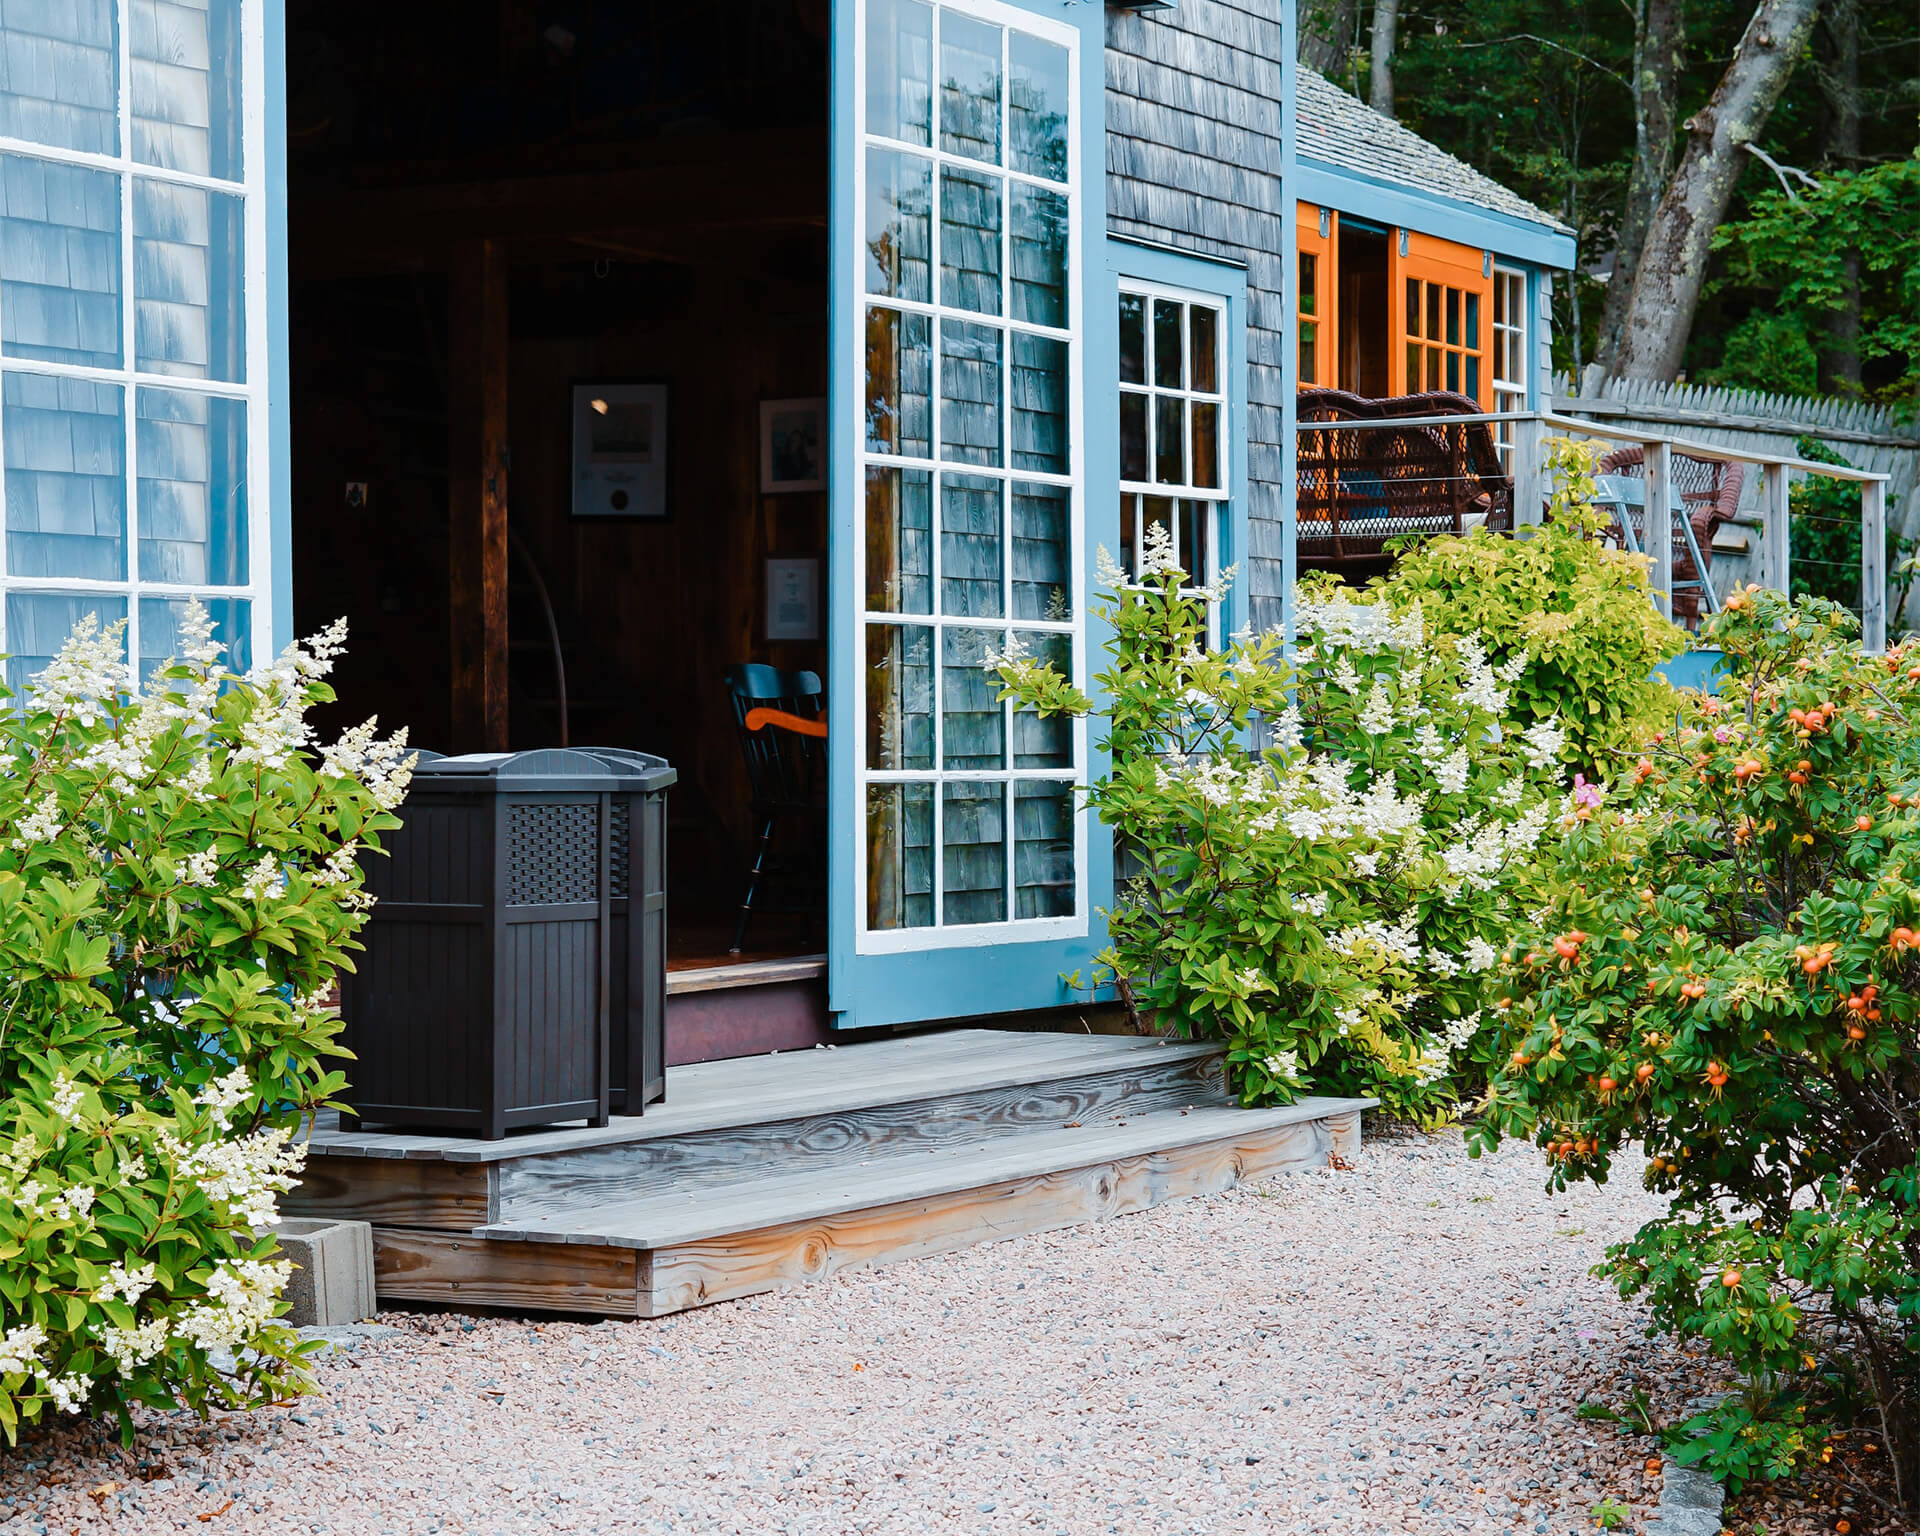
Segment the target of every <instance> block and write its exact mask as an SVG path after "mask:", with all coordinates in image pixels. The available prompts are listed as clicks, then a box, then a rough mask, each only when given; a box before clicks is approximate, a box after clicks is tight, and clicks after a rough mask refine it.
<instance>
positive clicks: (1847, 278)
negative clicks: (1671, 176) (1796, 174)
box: [1820, 0, 1861, 395]
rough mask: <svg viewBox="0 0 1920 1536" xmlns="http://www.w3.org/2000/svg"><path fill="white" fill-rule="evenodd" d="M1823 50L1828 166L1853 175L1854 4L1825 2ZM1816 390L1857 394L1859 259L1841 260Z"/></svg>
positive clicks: (1856, 106)
mask: <svg viewBox="0 0 1920 1536" xmlns="http://www.w3.org/2000/svg"><path fill="white" fill-rule="evenodd" d="M1821 30H1822V32H1823V34H1824V38H1823V41H1824V42H1825V44H1826V46H1825V48H1823V49H1822V52H1823V54H1824V55H1825V57H1824V58H1823V59H1822V61H1821V68H1820V92H1821V94H1822V95H1823V96H1825V97H1826V99H1827V156H1826V158H1827V165H1828V168H1829V169H1832V170H1855V169H1858V167H1859V164H1860V5H1859V0H1827V9H1826V14H1825V17H1824V19H1823V25H1822V28H1821ZM1820 388H1821V389H1822V390H1824V391H1826V392H1827V393H1828V394H1841V395H1857V394H1859V393H1860V388H1861V382H1860V253H1859V252H1858V251H1848V252H1847V254H1846V256H1845V258H1844V259H1843V266H1842V275H1841V286H1840V307H1839V308H1838V309H1836V310H1835V311H1834V313H1833V318H1832V320H1831V321H1830V322H1829V323H1828V326H1827V337H1826V345H1825V346H1823V347H1822V348H1821V349H1820Z"/></svg>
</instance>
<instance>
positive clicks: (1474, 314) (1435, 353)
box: [1303, 230, 1493, 411]
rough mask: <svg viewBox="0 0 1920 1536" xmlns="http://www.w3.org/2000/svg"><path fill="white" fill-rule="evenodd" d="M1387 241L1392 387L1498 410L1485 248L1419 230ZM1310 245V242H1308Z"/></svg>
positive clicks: (1403, 392)
mask: <svg viewBox="0 0 1920 1536" xmlns="http://www.w3.org/2000/svg"><path fill="white" fill-rule="evenodd" d="M1401 233H1402V234H1404V237H1405V239H1406V254H1405V255H1402V254H1401V253H1400V238H1401V237H1400V235H1396V236H1395V238H1394V239H1393V241H1392V242H1391V244H1390V245H1389V246H1388V251H1389V255H1388V262H1387V273H1388V280H1389V281H1388V291H1389V292H1390V293H1391V294H1392V302H1393V306H1394V334H1395V337H1396V344H1395V346H1394V349H1393V355H1392V356H1391V357H1390V358H1389V359H1388V365H1389V370H1390V377H1391V378H1392V381H1393V392H1394V393H1395V394H1396V395H1419V394H1426V393H1429V392H1431V391H1433V390H1447V391H1449V392H1450V393H1453V394H1456V395H1466V396H1468V397H1469V398H1471V399H1473V400H1476V401H1478V402H1479V404H1480V409H1481V410H1483V411H1490V410H1492V409H1493V370H1492V368H1491V367H1489V366H1488V362H1487V356H1488V353H1487V346H1488V342H1489V339H1490V336H1489V333H1490V331H1491V329H1492V322H1493V276H1492V274H1491V273H1490V272H1489V271H1488V262H1487V258H1486V253H1485V252H1483V251H1479V250H1476V249H1474V248H1473V247H1472V246H1466V245H1456V244H1454V243H1453V242H1452V241H1451V240H1440V239H1437V238H1435V237H1434V236H1432V235H1422V234H1419V233H1417V232H1415V231H1413V230H1406V231H1403V232H1401ZM1303 249H1304V247H1303Z"/></svg>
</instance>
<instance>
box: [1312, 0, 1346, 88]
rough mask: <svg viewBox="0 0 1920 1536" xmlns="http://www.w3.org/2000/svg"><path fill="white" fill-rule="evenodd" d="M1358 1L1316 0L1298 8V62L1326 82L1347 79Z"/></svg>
mask: <svg viewBox="0 0 1920 1536" xmlns="http://www.w3.org/2000/svg"><path fill="white" fill-rule="evenodd" d="M1359 13H1360V5H1359V0H1317V3H1309V4H1306V5H1303V6H1302V7H1301V8H1300V62H1301V63H1302V64H1305V65H1306V66H1307V68H1309V69H1313V70H1318V71H1319V72H1320V73H1321V74H1323V75H1325V76H1326V77H1327V78H1328V79H1330V80H1339V79H1340V78H1341V76H1343V75H1350V74H1351V71H1352V68H1353V53H1354V35H1353V29H1354V26H1355V24H1356V23H1357V22H1358V21H1359V19H1360V14H1359ZM1342 83H1345V82H1342Z"/></svg>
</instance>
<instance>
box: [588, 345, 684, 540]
mask: <svg viewBox="0 0 1920 1536" xmlns="http://www.w3.org/2000/svg"><path fill="white" fill-rule="evenodd" d="M667 441H668V439H667V386H666V385H665V384H658V383H651V384H649V383H638V382H622V381H616V380H611V379H600V380H590V381H588V382H586V383H583V384H575V385H574V386H573V515H574V516H575V517H591V518H628V517H637V518H648V519H653V520H658V519H661V518H664V517H665V516H666V515H667Z"/></svg>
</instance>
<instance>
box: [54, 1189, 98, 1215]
mask: <svg viewBox="0 0 1920 1536" xmlns="http://www.w3.org/2000/svg"><path fill="white" fill-rule="evenodd" d="M93 1196H94V1191H93V1186H92V1185H90V1184H71V1185H69V1186H68V1187H67V1188H65V1189H63V1190H61V1191H60V1193H59V1194H57V1195H55V1196H54V1197H53V1204H52V1207H51V1209H52V1211H53V1214H54V1215H56V1216H58V1217H59V1218H60V1219H61V1220H62V1221H85V1220H86V1219H87V1213H88V1212H89V1211H91V1210H92V1209H93Z"/></svg>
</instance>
